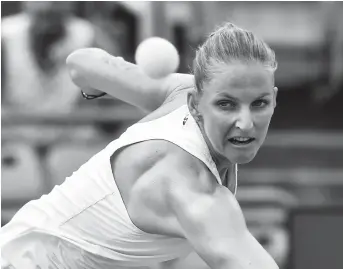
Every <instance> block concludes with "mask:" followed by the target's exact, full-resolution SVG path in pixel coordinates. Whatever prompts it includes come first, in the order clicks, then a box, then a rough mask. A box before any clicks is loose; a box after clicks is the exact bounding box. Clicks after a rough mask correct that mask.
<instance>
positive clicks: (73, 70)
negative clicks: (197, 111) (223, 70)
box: [66, 48, 192, 112]
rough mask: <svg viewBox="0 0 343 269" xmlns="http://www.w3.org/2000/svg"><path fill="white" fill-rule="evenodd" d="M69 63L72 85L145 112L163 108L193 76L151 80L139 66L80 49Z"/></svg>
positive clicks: (95, 51) (171, 76)
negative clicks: (103, 93)
mask: <svg viewBox="0 0 343 269" xmlns="http://www.w3.org/2000/svg"><path fill="white" fill-rule="evenodd" d="M66 62H67V66H68V69H69V73H70V76H71V78H72V80H73V82H74V83H75V84H76V85H78V86H79V87H81V88H93V89H97V90H100V91H104V92H107V93H108V94H109V95H112V96H113V97H115V98H118V99H120V100H122V101H124V102H127V103H129V104H131V105H134V106H136V107H138V108H140V109H142V110H144V111H146V112H151V111H153V110H155V109H156V108H158V107H159V106H160V105H162V104H163V102H165V100H166V99H167V97H168V96H169V95H170V94H171V93H172V92H173V91H174V90H175V89H177V88H180V87H182V85H183V84H186V85H188V84H189V81H190V78H189V76H191V75H184V74H171V75H169V76H168V77H165V78H161V79H158V80H157V79H152V78H150V77H148V76H147V75H146V74H145V73H144V72H143V71H142V70H141V69H140V68H139V67H138V66H137V65H135V64H132V63H129V62H127V61H125V60H124V59H123V58H121V57H114V56H112V55H110V54H108V53H107V52H105V51H103V50H101V49H96V48H87V49H79V50H77V51H75V52H73V53H72V54H70V55H69V56H68V58H67V61H66ZM185 77H187V79H185ZM191 77H192V76H191Z"/></svg>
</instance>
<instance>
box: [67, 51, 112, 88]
mask: <svg viewBox="0 0 343 269" xmlns="http://www.w3.org/2000/svg"><path fill="white" fill-rule="evenodd" d="M106 54H107V53H106V52H105V51H103V50H101V49H98V48H82V49H78V50H75V51H73V52H72V53H71V54H69V55H68V57H67V59H66V65H67V69H68V72H69V76H70V78H71V80H72V81H73V82H74V83H75V84H76V85H78V86H79V87H83V86H86V84H87V83H86V78H87V74H88V73H89V72H92V70H91V69H92V66H93V64H94V61H96V60H98V61H100V60H101V58H103V57H104V55H106Z"/></svg>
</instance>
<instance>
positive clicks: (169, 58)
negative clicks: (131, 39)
mask: <svg viewBox="0 0 343 269" xmlns="http://www.w3.org/2000/svg"><path fill="white" fill-rule="evenodd" d="M135 60H136V64H137V65H138V66H139V67H140V68H142V70H143V71H144V73H146V74H147V75H148V76H149V77H151V78H155V79H159V78H163V77H166V76H168V75H170V74H171V73H175V72H176V70H177V68H178V67H179V64H180V57H179V53H178V52H177V49H176V48H175V47H174V45H173V44H172V43H170V42H169V41H168V40H166V39H164V38H161V37H150V38H147V39H145V40H144V41H142V42H141V43H140V44H139V46H138V47H137V50H136V53H135Z"/></svg>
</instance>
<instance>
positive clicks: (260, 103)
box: [252, 100, 269, 107]
mask: <svg viewBox="0 0 343 269" xmlns="http://www.w3.org/2000/svg"><path fill="white" fill-rule="evenodd" d="M268 104H269V102H268V101H267V100H256V101H254V102H253V103H252V106H253V107H265V106H266V105H268Z"/></svg>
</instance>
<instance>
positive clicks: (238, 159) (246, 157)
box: [230, 152, 256, 164]
mask: <svg viewBox="0 0 343 269" xmlns="http://www.w3.org/2000/svg"><path fill="white" fill-rule="evenodd" d="M255 156H256V152H254V153H251V154H239V155H236V156H232V158H230V160H231V162H232V163H237V164H246V163H249V162H251V161H252V160H253V159H254V158H255Z"/></svg>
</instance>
